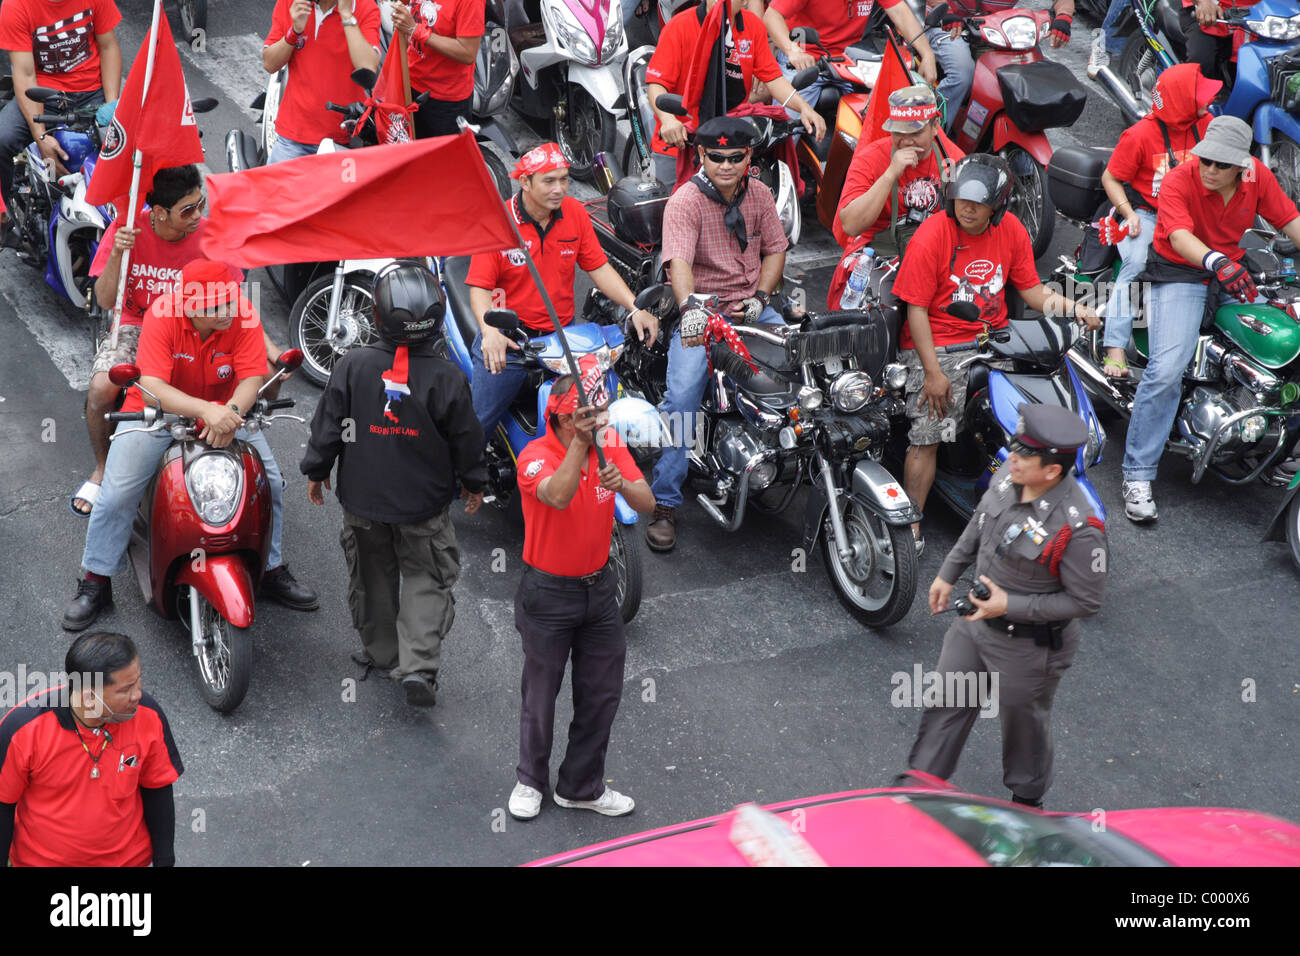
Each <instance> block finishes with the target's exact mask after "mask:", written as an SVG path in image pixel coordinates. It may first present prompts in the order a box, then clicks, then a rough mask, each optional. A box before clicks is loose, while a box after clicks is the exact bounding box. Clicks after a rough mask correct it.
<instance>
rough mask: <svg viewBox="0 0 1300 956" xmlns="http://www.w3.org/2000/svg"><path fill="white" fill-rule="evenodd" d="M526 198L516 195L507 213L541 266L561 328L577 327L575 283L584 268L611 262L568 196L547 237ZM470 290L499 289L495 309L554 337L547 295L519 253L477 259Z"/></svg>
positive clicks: (588, 218)
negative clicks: (513, 314)
mask: <svg viewBox="0 0 1300 956" xmlns="http://www.w3.org/2000/svg"><path fill="white" fill-rule="evenodd" d="M523 195H524V194H523V193H515V196H514V198H513V199H507V200H506V208H507V209H508V210H510V215H512V216H513V217H514V220H515V224H516V225H517V226H518V227H519V231H520V233H522V234H523V237H524V245H525V246H527V247H528V251H529V253H530V254H531V255H532V257H533V261H534V262H535V263H536V264H537V271H538V272H539V273H541V276H542V282H544V283H545V284H546V291H547V292H549V293H550V296H551V302H552V304H554V306H555V314H556V315H558V316H559V317H560V323H561V324H562V325H568V324H569V323H570V322H572V321H573V277H574V275H575V274H576V273H577V269H578V267H579V266H581V267H582V268H583V269H585V270H586V271H588V272H591V271H592V270H594V269H599V268H600V267H601V266H603V265H604V264H605V262H606V261H607V260H606V257H605V251H604V250H603V249H601V248H600V240H598V239H597V238H596V230H595V229H593V228H592V226H591V216H590V215H588V213H587V210H586V209H585V208H584V207H583V205H582V203H580V202H578V200H576V199H574V198H573V197H572V196H565V197H564V202H563V204H561V206H560V208H559V210H557V211H556V212H555V213H553V214H552V215H551V221H550V223H549V225H548V226H547V227H546V231H545V232H542V230H541V229H540V228H539V227H538V225H537V223H535V222H534V221H533V220H532V219H531V218H530V217H529V216H528V213H527V212H526V211H525V210H524V199H523ZM465 284H466V285H472V286H477V287H478V288H480V289H487V290H488V291H489V292H494V293H495V292H496V290H498V289H499V290H500V291H501V295H500V296H496V297H495V298H494V299H493V308H498V309H513V310H514V311H515V312H516V313H517V314H518V315H519V320H520V321H521V322H523V323H524V325H526V326H528V328H530V329H532V330H533V331H534V332H553V331H554V327H553V326H552V325H551V317H550V315H549V314H548V313H547V311H546V306H545V305H544V304H543V302H542V295H541V293H540V292H538V291H537V286H536V285H535V284H534V283H533V277H532V274H531V273H530V272H529V271H528V264H527V262H525V261H524V257H523V254H522V253H521V252H520V251H519V250H518V249H506V250H504V251H503V252H480V253H478V254H476V255H475V256H474V258H473V259H472V260H470V265H469V274H468V275H467V276H466V277H465Z"/></svg>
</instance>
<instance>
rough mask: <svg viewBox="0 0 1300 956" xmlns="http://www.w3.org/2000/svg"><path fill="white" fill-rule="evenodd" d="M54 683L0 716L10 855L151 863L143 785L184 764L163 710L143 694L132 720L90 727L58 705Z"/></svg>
mask: <svg viewBox="0 0 1300 956" xmlns="http://www.w3.org/2000/svg"><path fill="white" fill-rule="evenodd" d="M61 689H62V688H59V689H56V690H55V691H53V692H46V693H42V694H39V695H36V696H35V697H33V698H31V699H29V700H28V701H27V702H25V703H23V704H21V705H19V706H18V707H15V708H14V709H13V710H11V711H9V712H8V713H7V714H5V716H4V718H3V719H2V720H0V803H14V804H17V805H18V806H17V810H16V812H15V814H14V838H13V843H12V844H11V845H10V846H9V847H8V850H9V858H10V859H11V860H13V864H14V866H148V865H149V864H150V863H151V862H152V861H153V841H152V840H151V839H150V838H149V830H148V828H147V827H146V826H145V822H144V804H143V802H142V800H141V799H140V788H141V787H147V788H149V789H151V790H156V789H159V788H160V787H165V786H167V785H168V784H171V783H175V782H176V780H177V779H178V778H179V777H180V775H181V773H182V772H183V771H184V769H185V768H184V767H183V766H182V764H181V758H180V755H179V754H178V753H177V751H176V742H175V741H174V740H173V739H172V733H171V728H170V727H168V725H167V718H166V716H164V714H163V712H162V710H161V708H159V706H158V704H157V703H156V702H155V701H154V699H153V698H152V697H150V696H149V695H148V694H145V695H143V696H142V697H141V699H140V704H139V707H138V708H137V709H136V712H135V716H133V717H132V718H131V719H130V720H127V721H124V722H122V723H120V724H110V725H109V726H108V734H107V736H106V735H105V734H104V733H103V732H102V731H101V732H100V733H95V732H94V731H93V730H87V729H85V728H84V727H82V728H79V725H77V724H76V723H75V718H73V716H72V711H71V710H69V709H68V708H67V707H60V706H56V704H57V703H58V696H59V695H58V690H61ZM78 729H80V730H81V739H78V737H77V730H78ZM109 737H111V738H112V739H111V740H109V739H108V738H109ZM83 741H84V743H85V747H84V748H83V746H82V743H83ZM86 749H89V750H90V755H89V756H88V755H87V754H86ZM101 749H102V751H103V753H102V755H101V753H100V751H101ZM92 757H98V758H99V762H98V763H97V764H96V763H94V762H93V761H92ZM96 766H97V767H98V768H99V776H98V777H96V778H92V777H91V776H90V774H91V770H92V769H93V768H94V767H96Z"/></svg>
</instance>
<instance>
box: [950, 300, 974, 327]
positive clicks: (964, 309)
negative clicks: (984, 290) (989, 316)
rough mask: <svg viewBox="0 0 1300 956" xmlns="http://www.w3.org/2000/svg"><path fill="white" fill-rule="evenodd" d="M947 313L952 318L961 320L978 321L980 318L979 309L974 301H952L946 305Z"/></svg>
mask: <svg viewBox="0 0 1300 956" xmlns="http://www.w3.org/2000/svg"><path fill="white" fill-rule="evenodd" d="M948 314H949V315H951V316H952V317H953V318H954V319H961V320H962V321H963V322H978V321H979V320H980V310H979V306H977V305H976V304H975V303H974V302H954V303H953V304H952V305H950V306H948Z"/></svg>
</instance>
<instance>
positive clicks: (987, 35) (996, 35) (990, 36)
mask: <svg viewBox="0 0 1300 956" xmlns="http://www.w3.org/2000/svg"><path fill="white" fill-rule="evenodd" d="M980 33H981V34H982V35H983V36H984V39H985V40H987V41H988V42H989V43H991V44H993V45H994V46H996V47H1001V48H1003V49H1006V48H1008V47H1010V46H1011V44H1010V43H1008V42H1007V38H1006V37H1004V36H1003V35H1002V31H1001V30H999V29H998V28H997V27H980Z"/></svg>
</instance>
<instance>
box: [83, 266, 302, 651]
mask: <svg viewBox="0 0 1300 956" xmlns="http://www.w3.org/2000/svg"><path fill="white" fill-rule="evenodd" d="M237 316H238V317H239V321H238V322H236V321H235V319H236V317H237ZM136 364H137V365H138V366H139V368H140V384H141V385H142V386H143V387H144V388H147V389H148V390H149V391H150V392H151V393H153V394H154V395H155V396H156V397H157V398H158V401H159V403H160V404H161V405H162V409H163V411H165V412H171V413H172V414H175V415H183V416H185V417H186V418H193V419H203V422H204V428H203V431H202V432H201V433H200V434H199V438H200V440H203V441H206V442H208V444H210V445H211V446H212V447H214V448H225V447H226V446H227V445H229V444H230V443H231V442H232V441H234V440H235V439H236V438H239V439H242V440H244V441H246V442H248V443H249V444H250V445H252V446H253V447H254V448H256V449H257V453H258V455H260V456H261V458H262V465H263V467H264V468H265V469H266V481H267V485H268V486H269V488H270V492H271V548H270V552H269V553H268V555H267V559H266V573H265V574H264V575H263V577H262V591H261V593H262V594H263V595H266V596H268V597H272V598H274V599H276V600H278V601H279V602H280V603H281V604H284V605H285V606H286V607H291V608H293V609H295V610H300V611H310V610H313V609H315V608H316V606H317V599H316V595H315V593H314V592H312V591H311V590H309V589H308V588H306V587H304V586H302V585H301V584H299V583H298V582H297V581H295V580H294V579H293V575H291V574H290V573H289V569H288V568H287V567H284V566H283V565H282V564H281V563H280V537H281V527H282V502H283V491H284V489H283V483H282V481H281V477H280V468H279V466H278V465H277V464H276V463H275V456H273V455H272V454H271V446H270V445H268V444H267V441H266V436H265V435H263V434H262V433H261V432H256V433H254V434H249V433H247V432H245V431H243V430H241V428H240V426H242V425H243V424H244V418H243V415H244V412H245V411H247V410H248V409H250V408H252V407H253V403H254V401H256V399H257V390H258V388H260V387H261V385H262V381H263V377H264V375H265V373H266V347H265V345H264V344H263V341H262V323H261V321H260V319H259V318H258V316H257V313H256V312H254V311H253V308H252V305H251V304H250V303H249V302H248V301H247V300H246V299H244V298H242V297H241V296H240V295H239V286H238V284H237V283H236V282H234V281H232V280H231V277H230V274H229V271H228V269H227V267H226V266H224V265H222V264H221V263H219V262H212V261H210V260H208V259H195V260H194V261H193V262H190V263H188V264H187V265H186V266H185V267H184V268H183V269H182V270H181V281H180V283H178V284H177V286H176V287H175V289H174V291H173V292H172V294H171V295H166V296H160V297H158V298H157V299H155V300H154V302H153V304H152V305H151V306H150V307H149V312H148V314H147V315H146V317H145V323H144V329H143V332H142V333H141V335H140V345H139V348H138V350H137V353H136ZM143 408H144V400H143V398H142V397H141V393H140V391H139V389H134V388H133V389H131V390H130V392H129V393H128V394H127V396H126V401H125V403H124V404H123V406H122V411H124V412H138V411H141V410H143ZM123 425H124V426H125V428H131V427H134V426H133V425H132V424H131V423H123ZM119 427H121V426H119ZM122 430H125V429H122ZM171 441H172V437H171V433H170V432H169V431H167V430H165V429H164V430H160V431H157V432H139V431H137V432H131V433H130V434H121V435H119V436H118V437H117V439H116V440H115V441H114V442H113V443H112V445H111V446H110V448H109V452H108V465H107V468H106V469H105V470H104V484H103V490H102V491H101V492H100V495H99V500H98V501H97V502H96V504H95V508H94V510H93V511H91V513H90V526H89V527H88V528H87V529H86V548H85V552H84V553H83V554H82V557H81V566H82V567H83V568H84V569H85V572H86V573H85V577H83V578H82V579H81V580H80V581H79V582H78V583H77V594H76V596H75V597H74V598H73V599H72V602H71V603H70V604H69V605H68V609H67V611H66V612H65V613H64V615H63V627H64V628H65V629H66V630H69V631H81V630H84V629H85V628H87V627H89V626H90V625H91V624H92V623H93V622H94V621H95V619H96V618H97V617H99V613H100V611H102V610H104V608H106V607H109V606H110V605H112V603H113V584H112V575H113V574H115V573H116V572H117V571H118V569H119V568H120V567H121V566H122V564H123V558H124V557H125V555H126V549H127V545H128V544H130V541H131V524H132V522H133V520H134V518H135V511H136V508H137V506H138V505H139V503H140V496H141V495H143V494H144V490H145V488H146V487H148V485H149V482H150V480H152V478H153V475H154V472H155V470H156V469H157V468H158V461H159V459H160V458H162V456H163V454H164V453H165V452H166V450H167V446H168V445H170V444H171Z"/></svg>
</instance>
